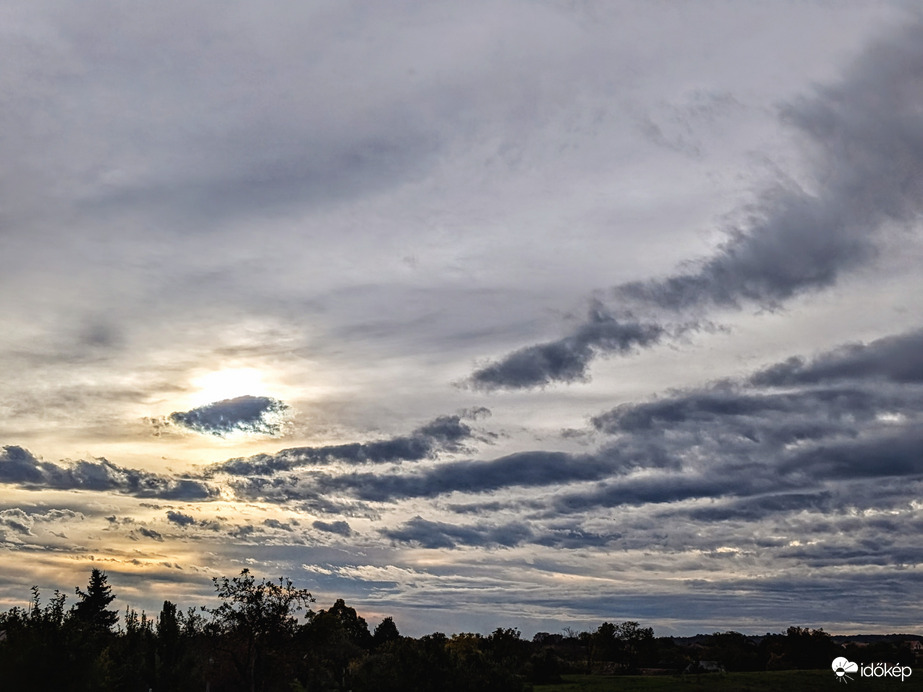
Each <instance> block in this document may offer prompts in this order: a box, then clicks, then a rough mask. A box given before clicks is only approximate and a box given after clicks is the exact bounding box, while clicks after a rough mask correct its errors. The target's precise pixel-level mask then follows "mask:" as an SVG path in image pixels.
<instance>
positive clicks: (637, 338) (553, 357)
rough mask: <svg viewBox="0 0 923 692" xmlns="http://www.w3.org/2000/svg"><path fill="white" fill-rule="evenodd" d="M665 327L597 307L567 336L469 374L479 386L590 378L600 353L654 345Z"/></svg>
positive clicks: (490, 387) (522, 385) (488, 387)
mask: <svg viewBox="0 0 923 692" xmlns="http://www.w3.org/2000/svg"><path fill="white" fill-rule="evenodd" d="M664 331H665V330H664V328H663V327H661V326H659V325H656V324H644V323H641V322H638V321H636V320H633V319H631V318H627V319H622V320H617V319H615V318H613V317H612V316H611V315H609V314H607V313H606V312H605V311H604V310H603V309H602V308H600V307H595V308H594V309H593V310H592V311H591V313H590V319H589V320H588V321H587V322H585V323H584V324H582V325H580V327H579V328H578V329H577V330H576V331H575V332H574V333H573V334H572V335H571V336H568V337H565V338H563V339H560V340H558V341H551V342H548V343H544V344H538V345H536V346H527V347H525V348H522V349H519V350H518V351H514V352H513V353H511V354H510V355H508V356H506V357H505V358H504V359H503V360H501V361H499V362H497V363H491V364H490V365H487V366H485V367H483V368H481V369H479V370H477V371H476V372H475V373H474V374H473V375H472V376H471V378H470V380H469V382H470V384H471V385H472V386H473V387H475V388H476V389H483V390H487V391H490V390H494V389H502V388H514V389H517V388H527V387H542V386H545V385H547V384H550V383H552V382H578V381H585V380H586V379H587V369H588V367H589V365H590V362H591V361H592V360H593V358H595V357H596V355H597V354H598V353H627V352H629V351H631V350H632V349H634V348H635V347H637V346H651V345H653V344H655V343H657V342H658V341H660V339H661V338H662V337H663V336H664Z"/></svg>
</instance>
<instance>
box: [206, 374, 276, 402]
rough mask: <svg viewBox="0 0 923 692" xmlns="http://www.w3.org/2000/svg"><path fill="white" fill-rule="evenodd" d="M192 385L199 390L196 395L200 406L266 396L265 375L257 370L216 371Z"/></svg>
mask: <svg viewBox="0 0 923 692" xmlns="http://www.w3.org/2000/svg"><path fill="white" fill-rule="evenodd" d="M192 384H193V386H194V387H196V389H197V390H198V391H197V392H196V393H195V395H194V396H195V400H196V404H198V405H201V404H209V403H212V402H215V401H223V400H225V399H234V398H235V397H239V396H244V395H246V394H251V395H261V394H264V392H263V391H262V390H263V388H264V384H263V375H262V373H261V372H260V371H259V370H257V369H255V368H225V369H223V370H215V371H213V372H209V373H206V374H205V375H201V376H200V377H197V378H195V379H193V380H192Z"/></svg>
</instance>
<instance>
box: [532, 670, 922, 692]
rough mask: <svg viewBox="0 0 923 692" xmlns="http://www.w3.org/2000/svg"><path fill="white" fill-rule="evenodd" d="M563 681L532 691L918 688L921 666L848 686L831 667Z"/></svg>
mask: <svg viewBox="0 0 923 692" xmlns="http://www.w3.org/2000/svg"><path fill="white" fill-rule="evenodd" d="M563 678H564V682H561V683H557V684H554V685H536V686H535V692H634V691H635V690H637V691H638V692H656V691H657V690H690V691H692V690H708V691H709V692H713V691H714V692H796V691H797V692H801V690H844V691H845V690H855V691H856V692H878V691H879V690H911V689H918V688H919V685H920V682H921V681H923V670H920V669H916V670H914V672H913V674H912V675H911V676H910V677H909V678H907V679H906V680H905V681H904V682H903V683H902V682H901V681H900V679H893V678H891V679H873V678H861V677H859V676H858V675H853V676H852V678H853V679H852V680H851V681H849V683H848V686H846V685H840V684H837V679H836V677H835V676H834V674H833V671H832V670H781V671H769V672H757V673H728V674H727V675H702V676H699V678H698V679H697V678H696V677H695V676H694V675H690V676H686V677H685V678H683V677H682V676H679V675H657V676H653V675H652V676H640V675H625V676H611V675H565V676H563Z"/></svg>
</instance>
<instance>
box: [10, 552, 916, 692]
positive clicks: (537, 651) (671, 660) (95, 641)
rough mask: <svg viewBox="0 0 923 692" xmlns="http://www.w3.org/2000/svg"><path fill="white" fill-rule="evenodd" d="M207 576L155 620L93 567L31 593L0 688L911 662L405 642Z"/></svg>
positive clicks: (501, 687)
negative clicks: (83, 576) (206, 591)
mask: <svg viewBox="0 0 923 692" xmlns="http://www.w3.org/2000/svg"><path fill="white" fill-rule="evenodd" d="M213 581H214V585H215V590H216V593H217V597H218V601H219V605H218V606H217V607H214V608H206V607H204V606H202V607H199V608H188V609H187V610H185V611H184V610H181V609H179V608H177V606H176V605H175V604H174V603H172V602H171V601H164V604H163V608H162V609H161V611H160V613H159V614H158V616H157V617H156V618H148V616H147V615H146V613H144V612H142V613H140V614H139V613H138V612H137V611H135V610H134V609H132V608H127V609H126V610H125V613H124V617H123V618H122V621H121V622H119V613H118V611H117V610H115V609H114V608H111V605H112V602H113V601H114V600H115V595H114V594H113V593H112V589H111V587H110V586H109V584H108V578H107V576H106V574H105V573H103V572H101V571H100V570H98V569H94V570H93V571H92V573H91V574H90V578H89V581H88V584H87V587H86V590H85V591H84V590H81V589H79V588H78V589H76V603H74V605H73V606H71V607H70V608H66V607H65V601H66V597H65V595H64V594H62V593H60V592H58V591H55V594H54V596H53V597H51V598H50V599H49V600H48V602H47V603H45V604H44V605H43V604H42V602H41V595H40V593H39V590H38V588H37V587H33V589H32V600H31V603H30V605H29V606H28V607H25V608H22V607H14V608H11V609H10V610H8V611H6V612H4V613H0V680H2V681H3V684H2V687H3V689H5V690H11V691H15V690H35V689H55V690H73V691H74V692H82V691H84V690H112V691H114V692H122V691H124V692H134V691H135V690H138V691H143V692H147V691H154V692H159V691H166V690H171V691H177V692H183V691H185V690H197V691H200V690H203V689H204V690H207V691H208V692H236V691H238V690H241V691H248V692H271V691H274V690H287V691H291V692H308V691H311V692H313V691H321V690H323V691H328V690H353V691H354V692H363V691H366V690H380V691H382V692H391V691H394V692H397V691H399V690H400V691H401V692H404V691H407V692H430V691H432V692H436V691H439V692H443V691H447V692H469V691H470V692H475V691H477V692H492V691H497V692H500V691H503V692H517V691H525V690H529V689H531V687H532V685H534V684H541V683H546V682H555V681H557V680H559V679H560V675H561V674H562V673H564V672H596V673H610V674H630V673H637V672H639V671H641V670H642V669H645V670H646V671H647V672H655V671H656V672H664V673H667V672H678V671H680V670H684V669H688V668H689V667H690V665H694V664H695V663H696V662H697V661H701V660H707V661H714V662H717V663H718V664H719V665H721V666H723V667H724V668H725V669H726V670H729V671H736V670H740V671H746V670H766V669H785V668H826V667H829V665H830V662H831V661H832V660H833V659H834V658H835V657H836V656H839V655H845V656H847V657H850V656H852V658H850V660H856V659H857V658H858V659H860V660H864V659H865V658H867V657H868V655H869V654H872V655H874V656H877V658H876V659H875V660H882V661H884V660H887V661H890V662H893V663H903V664H908V665H911V664H913V663H914V654H913V652H912V651H911V650H910V649H909V648H906V647H902V645H899V644H897V643H895V642H888V641H882V642H878V643H876V644H875V645H874V646H877V647H878V649H877V650H870V649H868V648H864V649H863V650H862V652H858V651H856V650H850V648H849V646H846V647H844V646H842V645H840V644H838V643H836V642H835V641H834V639H833V638H832V637H831V636H830V635H829V634H827V633H826V632H824V631H823V630H821V629H807V628H801V627H790V628H789V629H788V630H787V632H786V633H785V634H766V635H765V636H760V637H754V636H747V635H744V634H741V633H739V632H722V633H715V634H712V635H699V636H697V637H689V638H673V637H655V636H654V632H653V630H652V629H651V628H650V627H642V626H641V625H640V624H639V623H637V622H631V621H627V622H622V623H610V622H604V623H602V624H601V625H600V626H599V627H598V628H597V629H595V630H591V631H586V632H576V631H573V630H570V629H565V630H564V632H563V634H552V633H547V632H540V633H538V634H536V635H535V637H533V638H532V640H527V639H523V638H522V637H521V634H520V632H519V630H517V629H515V628H497V629H496V630H494V631H493V632H492V633H491V634H489V635H481V634H473V633H462V634H453V635H451V636H446V635H445V634H442V633H440V632H436V633H433V634H429V635H426V636H423V637H420V638H417V639H414V638H411V637H405V636H401V634H400V633H399V631H398V628H397V626H396V624H395V623H394V620H393V619H392V618H390V617H386V618H385V619H384V620H382V621H381V622H380V623H378V625H377V626H376V627H375V628H374V630H370V629H369V627H368V624H367V623H366V621H365V619H364V618H362V617H361V616H360V615H359V614H357V613H356V611H355V609H354V608H351V607H349V606H347V605H346V603H345V602H344V601H343V600H342V599H339V600H337V601H336V602H335V603H334V604H333V605H332V606H331V607H330V608H328V609H326V610H318V611H314V610H312V609H311V604H312V603H314V599H313V598H312V596H311V594H310V593H309V592H308V591H306V590H305V589H299V588H296V587H295V586H294V584H293V583H292V582H291V581H290V580H287V579H282V578H280V579H278V580H274V581H272V580H265V579H261V580H257V579H256V578H255V577H254V576H253V575H252V574H251V573H250V572H249V570H246V569H245V570H243V571H242V572H241V573H240V574H239V575H238V576H235V577H231V578H226V577H225V578H221V579H214V580H213ZM860 653H861V656H860V655H858V654H860ZM869 660H871V659H869Z"/></svg>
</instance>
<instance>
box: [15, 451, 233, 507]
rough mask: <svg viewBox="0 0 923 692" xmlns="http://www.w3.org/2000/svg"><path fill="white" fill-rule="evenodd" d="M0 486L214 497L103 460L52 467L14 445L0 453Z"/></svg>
mask: <svg viewBox="0 0 923 692" xmlns="http://www.w3.org/2000/svg"><path fill="white" fill-rule="evenodd" d="M0 483H14V484H17V485H21V486H23V487H25V488H29V489H40V488H53V489H56V490H96V491H114V492H118V493H124V494H126V495H134V496H136V497H156V498H162V499H172V500H208V499H210V498H212V497H214V496H215V495H216V494H217V491H216V490H215V489H214V488H212V487H210V486H208V485H206V484H205V483H203V482H201V481H199V480H193V479H189V478H170V477H167V476H161V475H157V474H153V473H148V472H146V471H139V470H137V469H127V468H123V467H121V466H117V465H115V464H113V463H112V462H110V461H108V460H106V459H97V460H94V461H83V460H81V461H76V462H70V463H64V464H55V463H52V462H49V461H42V460H40V459H37V458H36V457H35V456H33V455H32V454H31V453H30V452H28V451H27V450H25V449H23V448H22V447H17V446H14V445H8V446H5V447H3V452H2V453H0Z"/></svg>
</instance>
